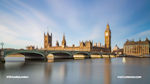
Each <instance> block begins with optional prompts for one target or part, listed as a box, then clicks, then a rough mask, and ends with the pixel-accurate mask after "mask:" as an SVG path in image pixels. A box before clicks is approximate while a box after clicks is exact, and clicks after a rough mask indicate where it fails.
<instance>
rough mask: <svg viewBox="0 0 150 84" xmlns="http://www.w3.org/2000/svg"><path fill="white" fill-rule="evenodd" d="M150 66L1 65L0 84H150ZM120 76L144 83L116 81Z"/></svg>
mask: <svg viewBox="0 0 150 84" xmlns="http://www.w3.org/2000/svg"><path fill="white" fill-rule="evenodd" d="M124 60H125V61H124ZM122 62H125V63H122ZM149 65H150V59H148V58H143V59H141V58H104V59H84V60H73V59H72V60H53V61H52V60H51V62H41V61H35V62H33V61H31V62H29V61H28V62H6V63H5V64H2V63H0V76H1V77H0V81H1V83H2V84H20V83H21V84H27V83H29V84H116V83H119V84H120V83H121V84H122V83H123V84H126V83H128V84H132V83H136V84H140V83H141V82H140V81H142V82H143V81H147V82H149V79H148V78H149V75H150V68H149ZM7 75H27V76H29V77H30V78H29V79H21V80H18V79H12V80H11V79H10V80H9V79H6V76H7ZM118 75H133V76H134V75H141V76H142V77H144V79H139V80H140V81H139V80H136V82H135V81H134V80H129V79H117V78H116V76H118ZM131 82H132V83H131Z"/></svg>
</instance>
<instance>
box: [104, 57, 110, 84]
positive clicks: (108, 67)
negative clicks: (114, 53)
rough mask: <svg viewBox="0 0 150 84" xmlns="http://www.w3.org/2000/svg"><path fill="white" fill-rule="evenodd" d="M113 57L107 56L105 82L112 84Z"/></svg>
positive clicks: (105, 83)
mask: <svg viewBox="0 0 150 84" xmlns="http://www.w3.org/2000/svg"><path fill="white" fill-rule="evenodd" d="M111 71H112V70H111V58H105V62H104V84H111Z"/></svg>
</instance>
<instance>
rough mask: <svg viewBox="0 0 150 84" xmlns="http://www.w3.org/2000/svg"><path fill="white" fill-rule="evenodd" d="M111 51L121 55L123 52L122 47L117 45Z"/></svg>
mask: <svg viewBox="0 0 150 84" xmlns="http://www.w3.org/2000/svg"><path fill="white" fill-rule="evenodd" d="M112 53H114V54H117V55H122V54H123V49H120V48H119V47H118V46H117V45H116V46H115V47H114V48H113V50H112Z"/></svg>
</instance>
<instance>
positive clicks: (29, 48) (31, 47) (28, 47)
mask: <svg viewBox="0 0 150 84" xmlns="http://www.w3.org/2000/svg"><path fill="white" fill-rule="evenodd" d="M26 48H27V50H34V49H35V47H34V46H32V45H30V46H27V47H26Z"/></svg>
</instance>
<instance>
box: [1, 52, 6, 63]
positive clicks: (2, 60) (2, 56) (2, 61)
mask: <svg viewBox="0 0 150 84" xmlns="http://www.w3.org/2000/svg"><path fill="white" fill-rule="evenodd" d="M0 62H1V63H5V58H4V51H3V50H1V51H0Z"/></svg>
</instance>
